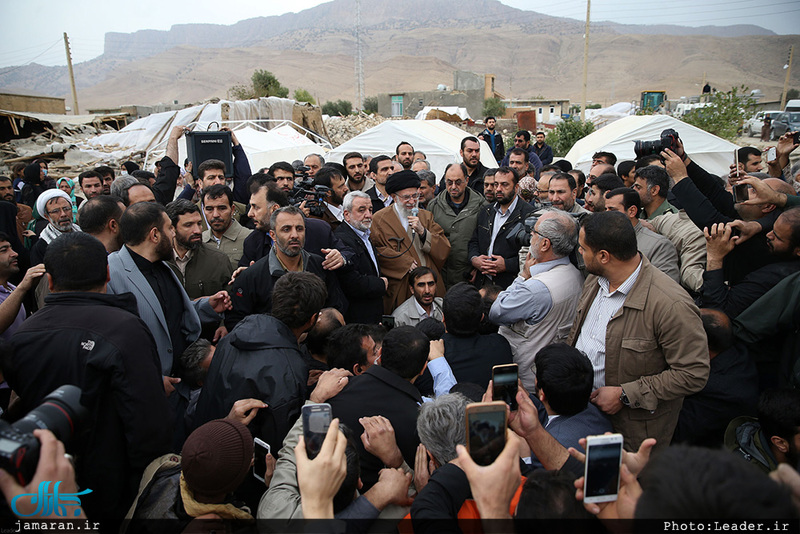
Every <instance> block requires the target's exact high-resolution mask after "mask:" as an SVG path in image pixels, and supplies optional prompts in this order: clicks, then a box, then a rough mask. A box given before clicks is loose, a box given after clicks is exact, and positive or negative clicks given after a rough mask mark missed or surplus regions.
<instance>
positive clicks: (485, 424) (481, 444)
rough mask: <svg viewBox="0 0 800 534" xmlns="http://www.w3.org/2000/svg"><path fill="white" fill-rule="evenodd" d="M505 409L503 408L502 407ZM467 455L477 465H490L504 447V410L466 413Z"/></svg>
mask: <svg viewBox="0 0 800 534" xmlns="http://www.w3.org/2000/svg"><path fill="white" fill-rule="evenodd" d="M503 408H505V407H503ZM467 428H468V431H469V440H468V441H467V448H468V449H469V454H470V456H472V459H473V460H475V463H476V464H478V465H490V464H491V463H492V462H494V461H495V460H496V459H497V457H498V456H500V453H501V452H502V451H503V448H504V447H505V446H506V413H505V409H503V410H502V411H501V410H499V409H498V410H494V411H481V412H470V411H467Z"/></svg>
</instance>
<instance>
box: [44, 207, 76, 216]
mask: <svg viewBox="0 0 800 534" xmlns="http://www.w3.org/2000/svg"><path fill="white" fill-rule="evenodd" d="M59 213H72V208H71V207H68V208H56V209H54V210H47V214H48V215H58V214H59Z"/></svg>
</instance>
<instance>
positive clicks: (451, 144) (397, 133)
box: [327, 120, 497, 179]
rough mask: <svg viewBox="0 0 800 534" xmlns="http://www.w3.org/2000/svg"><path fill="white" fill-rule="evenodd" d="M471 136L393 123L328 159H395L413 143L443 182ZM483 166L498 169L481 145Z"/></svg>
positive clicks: (428, 124) (441, 127)
mask: <svg viewBox="0 0 800 534" xmlns="http://www.w3.org/2000/svg"><path fill="white" fill-rule="evenodd" d="M470 135H472V134H471V133H469V132H465V131H464V130H462V129H461V128H457V127H456V126H453V125H452V124H448V123H446V122H444V121H440V120H432V121H417V120H390V121H385V122H382V123H380V124H379V125H377V126H375V127H373V128H370V129H369V130H367V131H366V132H364V133H362V134H361V135H357V136H356V137H354V138H352V139H350V140H349V141H347V142H345V143H342V144H341V145H339V146H338V147H337V148H334V149H333V150H331V151H330V152H328V156H327V159H328V160H330V161H334V162H337V163H341V162H342V158H344V156H345V154H347V153H348V152H359V153H361V154H362V155H366V156H379V155H382V154H383V155H387V156H393V155H394V152H395V147H396V146H397V145H398V144H399V143H400V142H401V141H406V142H408V143H411V146H413V147H414V150H421V151H422V152H424V153H425V156H426V157H427V159H428V163H430V165H431V170H432V171H433V173H434V174H436V178H437V179H438V178H441V177H442V175H443V174H444V169H445V167H447V165H448V164H449V163H460V162H461V156H459V151H460V150H461V140H462V139H464V138H465V137H467V136H470ZM480 146H481V163H483V164H484V165H485V166H486V167H497V162H496V161H495V159H494V157H493V156H492V151H491V150H490V149H489V145H487V144H486V143H485V142H484V141H480Z"/></svg>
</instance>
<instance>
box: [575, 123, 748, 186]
mask: <svg viewBox="0 0 800 534" xmlns="http://www.w3.org/2000/svg"><path fill="white" fill-rule="evenodd" d="M667 128H672V129H673V130H675V131H677V132H678V135H679V136H680V138H681V141H683V146H684V147H685V149H686V152H687V153H688V154H689V155H690V156H691V157H692V160H693V161H695V162H697V164H698V165H700V166H701V167H703V168H704V169H705V170H707V171H708V172H710V173H712V174H718V175H722V174H727V173H728V172H730V164H731V163H732V162H733V151H734V150H735V149H736V148H738V147H737V145H735V144H733V143H731V142H729V141H726V140H724V139H721V138H719V137H717V136H716V135H713V134H710V133H708V132H706V131H703V130H701V129H700V128H697V127H695V126H692V125H691V124H687V123H685V122H683V121H680V120H678V119H676V118H673V117H670V116H668V115H634V116H630V117H625V118H622V119H619V120H618V121H614V122H613V123H611V124H609V125H608V126H606V127H604V128H601V129H599V130H597V131H595V132H593V133H591V134H589V135H587V136H586V137H584V138H583V139H581V140H580V141H578V142H577V143H575V145H574V146H573V147H572V149H571V150H570V151H569V153H568V154H567V156H566V158H565V159H567V160H568V161H569V162H570V163H572V166H573V167H576V168H578V169H580V170H582V171H583V172H588V171H589V169H590V168H591V166H592V154H594V153H595V152H599V151H602V152H611V153H612V154H614V155H615V156H617V161H623V160H626V159H630V160H632V159H635V157H636V155H635V154H634V152H633V142H634V141H655V140H658V139H660V138H661V132H662V131H664V130H665V129H667Z"/></svg>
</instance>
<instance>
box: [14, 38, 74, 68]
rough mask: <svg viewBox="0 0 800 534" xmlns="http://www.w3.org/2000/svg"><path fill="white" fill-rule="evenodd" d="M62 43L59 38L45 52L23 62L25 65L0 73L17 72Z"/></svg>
mask: <svg viewBox="0 0 800 534" xmlns="http://www.w3.org/2000/svg"><path fill="white" fill-rule="evenodd" d="M60 43H61V39H59V40H58V41H56V42H55V43H53V44H52V45H50V46H49V47H48V48H47V50H45V51H44V52H42V53H41V54H39V55H38V56H36V57H35V58H33V59H31V60H30V61H28V62H27V63H25V64H23V65H20V66H18V67H15V68H13V69H11V70H9V71H6V72H3V73H0V75H3V76H4V75H6V74H11V73H12V72H16V71H18V70H19V69H21V68H22V67H27V66H28V65H30V64H31V63H33V62H34V61H36V60H37V59H39V58H40V57H42V56H43V55H44V54H45V53H47V52H49V51H50V49H51V48H53V47H54V46H56V45H58V44H60Z"/></svg>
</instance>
